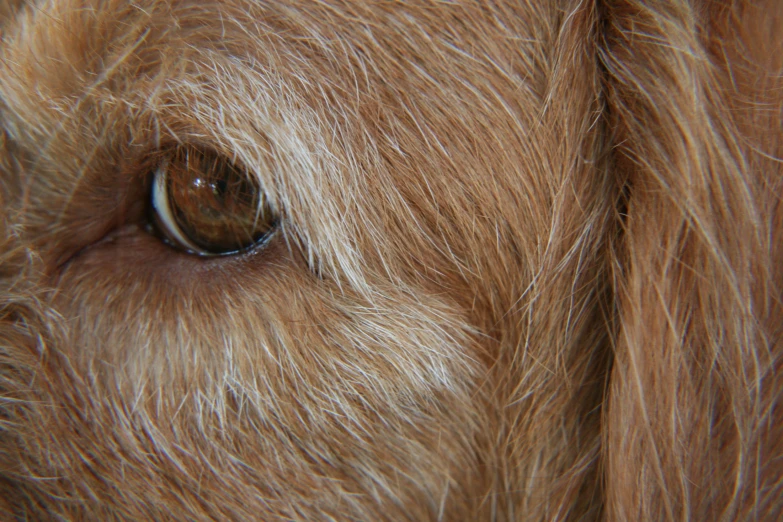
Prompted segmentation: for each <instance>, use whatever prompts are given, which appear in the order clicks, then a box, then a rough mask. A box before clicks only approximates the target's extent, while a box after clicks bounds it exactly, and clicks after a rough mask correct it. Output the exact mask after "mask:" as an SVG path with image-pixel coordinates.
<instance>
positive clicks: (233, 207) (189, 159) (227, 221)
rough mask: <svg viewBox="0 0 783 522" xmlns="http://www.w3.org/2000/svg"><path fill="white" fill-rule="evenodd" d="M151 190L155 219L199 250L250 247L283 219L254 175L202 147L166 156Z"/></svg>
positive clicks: (168, 234) (171, 238)
mask: <svg viewBox="0 0 783 522" xmlns="http://www.w3.org/2000/svg"><path fill="white" fill-rule="evenodd" d="M151 192H152V193H151V199H152V210H153V212H154V222H155V224H156V226H157V228H158V230H159V231H160V233H161V234H162V235H163V237H164V238H165V240H167V242H169V243H171V244H173V245H174V246H176V247H178V248H180V249H182V250H185V251H187V252H189V253H193V254H197V255H202V256H210V255H225V254H233V253H237V252H240V251H242V250H247V249H248V248H250V247H252V246H253V245H256V244H258V243H260V242H261V241H263V240H264V239H266V238H267V237H268V236H269V234H270V233H271V232H272V231H273V229H274V228H275V225H276V222H277V219H276V216H275V215H274V213H273V212H272V210H271V208H270V206H269V203H268V201H267V199H266V196H265V194H264V191H263V190H261V187H260V185H259V183H258V182H257V180H256V179H255V178H254V177H253V176H251V175H249V173H248V172H247V171H245V170H244V169H241V168H239V167H237V166H236V165H234V164H233V163H231V162H230V161H228V160H226V159H225V158H223V157H222V156H219V155H218V154H216V153H213V152H209V151H205V150H201V149H198V148H196V147H182V148H179V149H177V151H176V152H175V153H173V154H172V155H170V156H169V157H167V158H165V159H164V160H163V161H162V162H161V163H160V165H159V166H158V169H157V171H156V172H155V174H154V179H153V182H152V191H151Z"/></svg>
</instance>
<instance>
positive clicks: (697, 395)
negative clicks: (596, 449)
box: [602, 0, 783, 520]
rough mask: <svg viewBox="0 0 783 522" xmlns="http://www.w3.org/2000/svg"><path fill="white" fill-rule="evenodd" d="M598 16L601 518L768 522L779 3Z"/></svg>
mask: <svg viewBox="0 0 783 522" xmlns="http://www.w3.org/2000/svg"><path fill="white" fill-rule="evenodd" d="M606 17H607V18H606V21H607V31H606V33H605V35H604V36H603V38H604V41H603V44H604V46H603V57H602V58H603V63H604V65H605V68H606V72H605V74H606V76H605V82H606V83H605V85H606V97H607V102H608V107H609V114H610V115H611V116H610V117H611V120H612V126H613V127H614V128H615V129H616V132H617V134H616V138H615V140H616V145H615V147H616V148H615V151H616V156H615V169H616V170H615V172H616V174H617V175H618V176H620V177H621V178H622V179H624V180H625V181H626V183H627V188H628V194H629V196H628V201H627V210H626V212H625V215H624V216H623V220H624V239H623V241H622V244H621V245H618V246H617V250H616V251H615V252H614V256H615V257H614V267H613V272H614V281H615V294H616V299H617V309H618V318H619V329H618V331H617V332H616V347H615V360H614V367H613V369H612V374H611V383H610V387H609V392H608V397H607V407H606V411H605V421H604V426H605V429H604V450H603V454H604V459H605V466H606V485H607V490H606V492H607V498H606V502H607V504H606V509H607V512H608V513H609V515H610V519H612V520H662V519H667V520H685V519H693V520H718V519H722V520H740V519H746V518H753V517H759V518H763V519H770V520H771V519H778V518H779V516H780V509H781V504H780V501H779V499H780V497H781V482H780V470H781V467H780V464H779V462H776V459H777V458H778V457H779V456H780V454H781V450H783V446H782V445H781V444H782V443H781V441H782V440H783V433H782V432H781V427H782V426H781V418H780V412H779V411H776V409H775V402H776V400H778V398H779V397H780V393H781V390H782V389H783V381H781V376H780V375H779V374H778V369H779V368H780V354H781V352H782V351H783V341H782V340H781V337H780V332H781V324H783V307H781V299H780V298H781V276H783V271H782V270H781V266H783V264H781V262H783V258H782V257H781V255H782V254H783V250H781V245H782V244H783V226H782V225H783V209H782V208H781V205H780V197H781V194H783V192H782V189H783V177H782V176H781V174H783V168H782V165H781V162H780V159H779V158H780V157H781V153H782V152H783V150H781V141H780V137H781V136H782V135H783V132H782V131H783V128H781V122H783V119H781V116H782V115H783V114H781V112H782V109H783V98H782V97H781V92H783V91H781V87H783V80H781V72H782V71H783V67H782V66H783V60H782V59H781V57H783V38H781V35H780V32H779V30H778V29H779V28H780V27H781V23H783V4H780V3H779V2H775V1H768V2H760V3H755V5H751V3H750V2H702V3H695V2H694V3H692V4H687V3H685V2H667V1H647V0H645V1H643V2H642V1H626V2H616V3H613V4H612V7H611V8H609V9H608V10H607V12H606ZM767 517H769V518H767Z"/></svg>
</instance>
